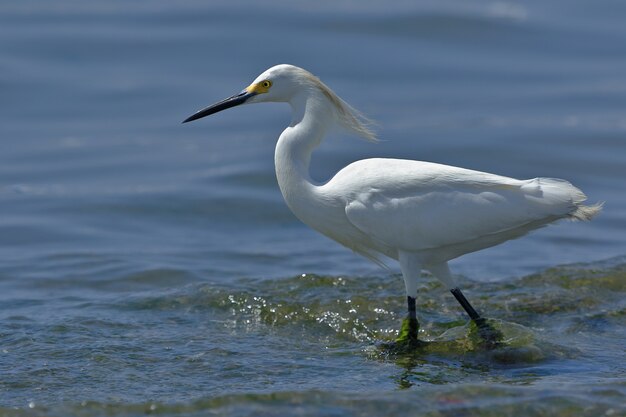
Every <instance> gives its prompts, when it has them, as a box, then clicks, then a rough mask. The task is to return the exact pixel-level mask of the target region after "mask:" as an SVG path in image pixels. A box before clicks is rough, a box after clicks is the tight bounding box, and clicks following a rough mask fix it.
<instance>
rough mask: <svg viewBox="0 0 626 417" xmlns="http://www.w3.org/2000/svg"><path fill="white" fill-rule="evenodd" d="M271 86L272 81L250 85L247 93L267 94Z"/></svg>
mask: <svg viewBox="0 0 626 417" xmlns="http://www.w3.org/2000/svg"><path fill="white" fill-rule="evenodd" d="M271 86H272V82H271V81H270V80H265V81H259V82H258V83H254V84H250V85H249V86H248V87H246V91H247V92H248V93H255V94H263V93H267V92H268V91H269V90H270V87H271Z"/></svg>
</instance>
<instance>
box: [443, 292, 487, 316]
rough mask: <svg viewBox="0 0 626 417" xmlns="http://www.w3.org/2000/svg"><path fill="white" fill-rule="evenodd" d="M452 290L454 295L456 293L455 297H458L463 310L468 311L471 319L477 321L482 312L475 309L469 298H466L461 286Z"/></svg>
mask: <svg viewBox="0 0 626 417" xmlns="http://www.w3.org/2000/svg"><path fill="white" fill-rule="evenodd" d="M450 292H451V293H452V295H454V298H456V300H457V301H458V302H459V304H461V307H463V310H465V311H466V312H467V315H468V316H470V319H472V320H474V321H476V320H478V319H480V318H481V317H480V314H478V313H477V312H476V310H474V307H472V305H471V304H470V302H469V301H467V298H465V296H464V295H463V293H462V292H461V289H460V288H453V289H451V290H450Z"/></svg>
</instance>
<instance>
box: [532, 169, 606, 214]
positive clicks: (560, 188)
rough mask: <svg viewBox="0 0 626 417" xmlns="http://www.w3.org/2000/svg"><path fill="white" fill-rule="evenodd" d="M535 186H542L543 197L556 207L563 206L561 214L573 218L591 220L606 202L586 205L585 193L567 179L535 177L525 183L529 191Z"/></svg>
mask: <svg viewBox="0 0 626 417" xmlns="http://www.w3.org/2000/svg"><path fill="white" fill-rule="evenodd" d="M533 186H534V187H537V186H538V187H539V188H540V190H541V196H542V199H545V201H547V202H550V203H551V204H553V207H555V208H556V207H561V209H562V210H563V211H562V212H561V213H562V214H561V216H564V217H568V218H569V219H571V220H575V221H576V220H579V221H589V220H591V219H592V218H593V217H595V216H596V215H597V214H598V213H600V211H602V206H603V205H604V203H596V204H593V205H589V206H587V205H584V204H583V203H584V202H585V201H586V200H587V196H586V195H585V193H583V192H582V191H581V190H580V189H579V188H577V187H575V186H573V185H572V184H571V183H570V182H568V181H565V180H561V179H556V178H535V179H534V180H531V181H529V182H528V184H526V185H525V187H526V188H528V189H529V193H530V192H531V191H532V190H533V188H532V187H533Z"/></svg>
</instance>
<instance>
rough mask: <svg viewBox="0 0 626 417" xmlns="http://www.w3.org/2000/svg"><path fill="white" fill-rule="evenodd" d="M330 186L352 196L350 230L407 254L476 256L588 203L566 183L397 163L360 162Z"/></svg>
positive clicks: (348, 197) (348, 211)
mask: <svg viewBox="0 0 626 417" xmlns="http://www.w3.org/2000/svg"><path fill="white" fill-rule="evenodd" d="M350 183H352V184H350ZM327 185H328V186H331V187H332V188H338V189H341V190H344V191H346V190H350V193H348V195H345V196H344V197H345V203H346V206H345V212H346V216H347V218H348V220H349V221H350V223H352V224H353V225H354V226H355V227H356V228H358V229H359V230H360V231H362V232H363V233H365V234H366V235H368V236H370V237H372V238H374V239H376V240H378V241H380V242H381V243H382V244H384V245H387V246H390V247H394V248H397V249H400V250H405V251H424V250H432V249H437V248H442V247H445V246H450V245H459V244H463V243H465V242H470V241H475V242H477V243H476V249H473V250H478V249H480V248H482V247H485V245H484V244H480V240H481V239H483V238H486V239H487V240H489V242H491V241H493V240H496V241H504V240H508V239H511V238H514V237H518V236H521V235H523V234H525V233H527V232H528V231H530V230H532V229H535V228H538V227H541V226H543V225H545V224H547V223H550V222H552V221H554V220H557V219H559V218H562V217H568V216H569V215H571V213H572V212H573V211H575V210H576V208H577V205H578V204H580V203H581V202H582V201H584V199H585V196H584V194H583V193H582V192H581V191H580V190H578V189H577V188H575V187H574V186H572V185H571V184H570V183H569V182H567V181H564V180H556V179H550V178H535V179H532V180H516V179H513V178H508V177H502V176H498V175H493V174H488V173H484V172H479V171H472V170H467V169H462V168H457V167H452V166H446V165H440V164H433V163H428V162H420V161H408V160H396V159H367V160H363V161H358V162H355V163H353V164H351V165H349V166H347V167H346V168H344V169H343V170H342V171H340V172H339V173H338V174H337V175H336V176H335V177H334V178H333V179H332V180H331V181H330V182H329V183H328V184H327ZM509 232H510V233H509ZM497 235H501V238H497V237H494V236H497ZM483 240H484V239H483ZM492 244H494V243H489V244H488V245H487V246H491V245H492ZM470 249H471V248H470ZM465 250H467V248H466V249H465ZM470 251H471V250H470Z"/></svg>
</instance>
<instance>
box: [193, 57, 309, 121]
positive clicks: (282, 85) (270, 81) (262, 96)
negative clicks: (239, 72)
mask: <svg viewBox="0 0 626 417" xmlns="http://www.w3.org/2000/svg"><path fill="white" fill-rule="evenodd" d="M304 74H309V73H308V72H307V71H305V70H303V69H302V68H298V67H295V66H293V65H286V64H283V65H276V66H274V67H272V68H270V69H268V70H266V71H264V72H263V73H262V74H261V75H259V76H258V77H256V79H255V80H254V81H253V82H252V83H251V84H250V85H249V86H247V87H246V88H244V89H243V90H242V91H241V92H239V93H238V94H235V95H234V96H231V97H228V98H226V99H224V100H222V101H219V102H217V103H215V104H213V105H211V106H209V107H206V108H204V109H202V110H200V111H198V112H196V113H194V114H193V115H191V116H190V117H188V118H187V119H185V120H184V121H183V123H187V122H191V121H194V120H198V119H200V118H202V117H205V116H209V115H211V114H215V113H217V112H220V111H222V110H226V109H229V108H231V107H235V106H238V105H240V104H247V103H261V102H288V101H290V100H291V98H292V97H293V96H294V95H295V94H296V93H297V92H298V91H299V90H300V89H302V85H303V83H302V81H303V79H304V77H303V75H304Z"/></svg>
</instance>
